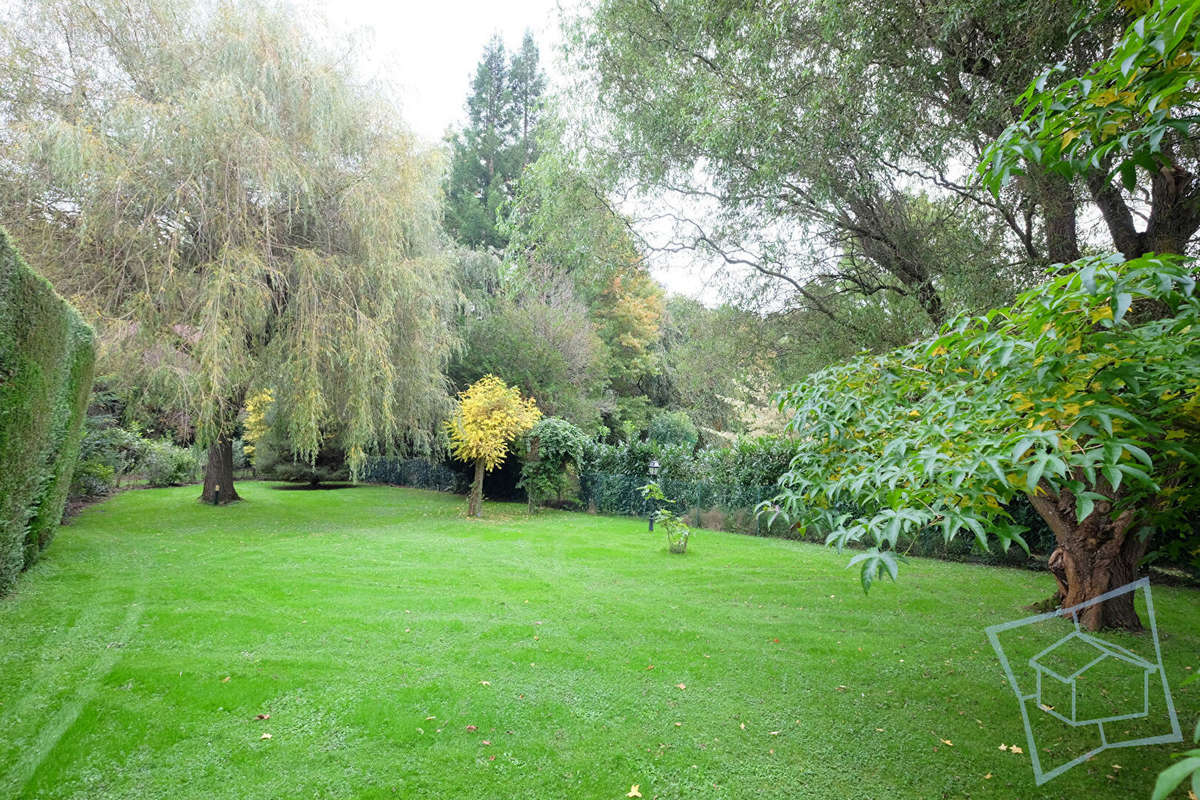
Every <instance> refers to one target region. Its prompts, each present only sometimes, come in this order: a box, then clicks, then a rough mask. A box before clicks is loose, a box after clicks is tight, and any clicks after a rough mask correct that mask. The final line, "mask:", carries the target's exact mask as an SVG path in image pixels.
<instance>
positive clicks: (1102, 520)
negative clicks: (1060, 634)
mask: <svg viewBox="0 0 1200 800" xmlns="http://www.w3.org/2000/svg"><path fill="white" fill-rule="evenodd" d="M1029 499H1030V501H1031V502H1032V503H1033V507H1034V508H1035V509H1036V510H1037V512H1038V514H1039V515H1041V517H1042V519H1044V520H1046V524H1047V525H1049V526H1050V530H1052V531H1054V538H1055V541H1056V543H1057V544H1058V547H1057V548H1055V550H1054V552H1053V553H1051V555H1050V563H1049V567H1050V572H1051V573H1052V574H1053V575H1054V579H1055V580H1056V581H1057V582H1058V597H1057V599H1058V601H1059V604H1060V605H1061V606H1062V607H1063V608H1070V607H1072V606H1077V605H1079V604H1080V603H1086V602H1088V601H1089V600H1092V599H1095V598H1096V597H1099V596H1100V595H1102V594H1104V593H1105V592H1107V591H1110V590H1112V589H1119V588H1120V587H1122V586H1124V585H1126V584H1128V583H1131V582H1133V581H1134V580H1137V568H1138V563H1139V562H1140V561H1141V560H1142V556H1144V555H1145V554H1146V542H1145V540H1144V539H1142V538H1141V537H1139V536H1138V535H1137V533H1136V532H1135V531H1133V530H1131V528H1132V527H1133V522H1134V516H1135V512H1133V511H1125V512H1123V513H1121V514H1119V515H1117V517H1116V518H1115V519H1114V518H1113V517H1112V514H1111V512H1112V508H1111V505H1110V504H1109V503H1103V502H1099V503H1096V507H1095V509H1094V510H1093V511H1092V513H1091V514H1090V515H1088V516H1087V517H1084V519H1083V521H1082V522H1078V521H1077V519H1076V514H1075V497H1074V495H1072V494H1071V493H1070V492H1065V491H1064V492H1063V493H1062V494H1061V495H1058V496H1057V497H1056V496H1053V495H1046V494H1041V495H1039V496H1037V497H1032V496H1031V497H1030V498H1029ZM1134 595H1135V593H1134V592H1127V593H1125V594H1122V595H1119V596H1117V597H1114V598H1112V599H1111V600H1106V601H1104V602H1103V603H1097V604H1095V605H1093V606H1089V607H1088V608H1086V609H1084V610H1083V611H1082V612H1081V613H1080V614H1079V615H1078V616H1079V624H1080V625H1081V626H1082V627H1084V628H1086V629H1087V630H1090V631H1096V630H1100V629H1101V628H1120V629H1122V630H1127V631H1140V630H1141V629H1142V622H1141V620H1140V619H1138V615H1137V610H1136V609H1135V608H1134V606H1133V600H1134Z"/></svg>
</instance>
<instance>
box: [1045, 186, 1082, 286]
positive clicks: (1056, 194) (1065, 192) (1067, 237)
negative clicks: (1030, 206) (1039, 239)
mask: <svg viewBox="0 0 1200 800" xmlns="http://www.w3.org/2000/svg"><path fill="white" fill-rule="evenodd" d="M1038 183H1039V187H1038V188H1039V190H1040V191H1039V194H1040V195H1041V197H1040V199H1041V202H1042V212H1043V215H1044V216H1045V219H1046V255H1047V256H1048V257H1049V258H1050V262H1051V263H1053V264H1069V263H1071V262H1072V261H1075V260H1077V259H1078V258H1079V236H1078V233H1077V228H1076V218H1075V187H1073V186H1072V185H1071V182H1070V181H1068V180H1067V179H1066V178H1063V177H1060V176H1058V175H1043V176H1042V177H1041V179H1040V180H1039V181H1038Z"/></svg>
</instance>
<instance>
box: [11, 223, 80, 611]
mask: <svg viewBox="0 0 1200 800" xmlns="http://www.w3.org/2000/svg"><path fill="white" fill-rule="evenodd" d="M94 360H95V345H94V342H93V336H92V329H91V328H90V327H89V326H88V325H87V323H85V322H84V321H83V319H82V318H81V317H80V316H79V314H78V312H76V311H75V309H74V308H72V307H71V306H70V305H69V304H68V303H67V302H66V301H64V300H63V299H62V298H61V297H59V296H58V295H57V294H55V292H54V289H53V288H52V287H51V286H50V284H49V283H48V282H47V281H46V280H45V279H44V278H42V277H41V276H40V275H38V274H36V273H35V272H33V270H31V269H30V268H29V267H28V265H26V264H25V262H24V260H22V258H21V257H20V255H19V254H18V253H17V251H16V250H15V249H14V248H13V246H12V244H11V242H10V241H9V238H8V234H7V233H6V232H5V231H4V230H3V229H2V228H0V595H2V594H4V593H5V592H7V591H8V590H9V589H10V588H11V587H12V585H13V583H14V581H16V578H17V575H18V574H19V573H20V572H21V571H22V570H23V569H25V568H27V567H28V566H29V565H30V564H32V563H33V562H34V561H35V560H36V559H37V557H38V555H39V554H40V553H41V552H42V550H44V549H45V548H46V546H47V545H48V544H49V543H50V540H51V539H52V538H53V536H54V532H55V530H56V529H57V528H58V525H59V522H60V521H61V520H62V513H63V505H64V504H65V503H66V499H67V491H68V490H69V489H70V486H71V474H72V472H73V471H74V469H75V462H76V460H77V459H78V457H79V437H80V429H81V427H82V424H83V418H84V413H85V411H86V409H87V399H88V393H89V392H90V391H91V387H92V369H93V366H94Z"/></svg>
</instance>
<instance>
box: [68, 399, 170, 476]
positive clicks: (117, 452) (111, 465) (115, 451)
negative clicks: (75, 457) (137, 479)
mask: <svg viewBox="0 0 1200 800" xmlns="http://www.w3.org/2000/svg"><path fill="white" fill-rule="evenodd" d="M150 444H151V443H150V441H149V440H147V439H145V438H143V437H142V435H141V434H140V433H139V432H138V431H136V430H128V429H126V428H123V427H121V426H120V425H118V424H117V421H116V419H115V418H114V417H113V416H112V415H111V414H109V413H105V412H102V413H98V414H97V413H89V414H88V416H87V420H86V421H85V422H84V426H83V438H82V440H81V441H80V443H79V463H78V464H77V465H76V467H75V475H74V477H73V478H72V480H71V496H72V497H101V496H103V495H106V494H108V493H109V492H111V491H112V490H113V489H115V488H117V487H118V486H120V485H121V479H122V478H124V477H126V476H128V475H131V474H132V473H133V472H134V471H136V470H137V469H138V468H139V467H140V466H141V463H142V459H143V458H145V456H146V453H147V451H148V450H149V448H150Z"/></svg>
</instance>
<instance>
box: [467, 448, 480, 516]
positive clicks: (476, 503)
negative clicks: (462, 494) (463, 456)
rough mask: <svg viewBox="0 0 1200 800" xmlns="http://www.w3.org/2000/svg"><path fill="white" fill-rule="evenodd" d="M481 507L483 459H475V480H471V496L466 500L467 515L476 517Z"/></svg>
mask: <svg viewBox="0 0 1200 800" xmlns="http://www.w3.org/2000/svg"><path fill="white" fill-rule="evenodd" d="M482 508H483V459H482V458H480V459H477V460H476V461H475V480H474V481H472V482H471V497H470V500H468V501H467V516H468V517H478V516H479V512H480V510H481V509H482Z"/></svg>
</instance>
